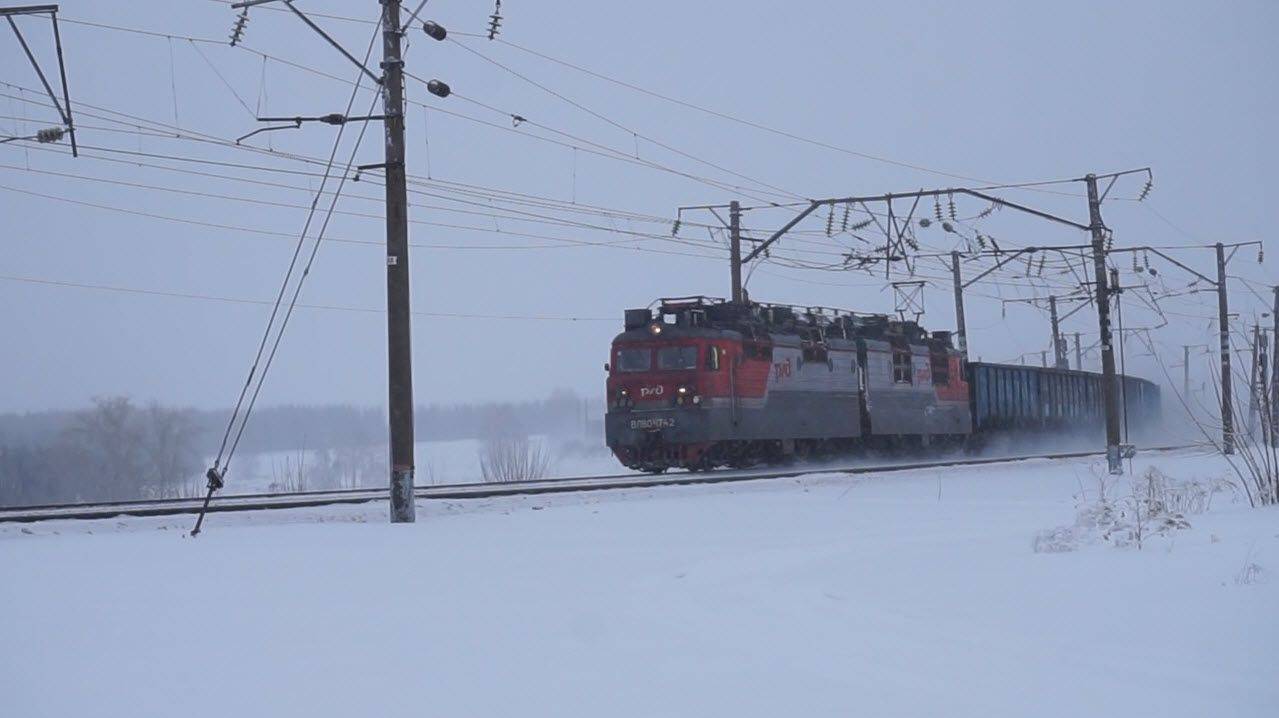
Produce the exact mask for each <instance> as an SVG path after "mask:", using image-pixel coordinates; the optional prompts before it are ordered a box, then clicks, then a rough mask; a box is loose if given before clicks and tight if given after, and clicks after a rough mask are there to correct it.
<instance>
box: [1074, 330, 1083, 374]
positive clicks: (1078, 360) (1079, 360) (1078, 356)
mask: <svg viewBox="0 0 1279 718" xmlns="http://www.w3.org/2000/svg"><path fill="white" fill-rule="evenodd" d="M1075 369H1077V370H1079V371H1083V370H1084V350H1083V349H1082V348H1081V346H1080V344H1079V332H1075Z"/></svg>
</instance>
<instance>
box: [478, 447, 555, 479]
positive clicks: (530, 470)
mask: <svg viewBox="0 0 1279 718" xmlns="http://www.w3.org/2000/svg"><path fill="white" fill-rule="evenodd" d="M550 466H551V457H550V454H548V453H547V452H546V450H545V449H543V448H542V445H541V444H535V443H533V442H531V441H529V439H528V437H527V436H499V437H493V438H490V439H488V440H486V441H485V442H484V444H483V445H482V446H481V447H480V475H481V476H482V477H483V479H484V482H485V483H505V482H509V481H527V480H529V479H540V478H542V477H544V476H546V474H547V471H548V470H549V469H550Z"/></svg>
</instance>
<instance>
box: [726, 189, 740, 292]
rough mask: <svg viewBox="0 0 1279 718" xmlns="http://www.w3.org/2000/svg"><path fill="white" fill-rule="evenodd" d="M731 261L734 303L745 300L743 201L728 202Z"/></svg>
mask: <svg viewBox="0 0 1279 718" xmlns="http://www.w3.org/2000/svg"><path fill="white" fill-rule="evenodd" d="M728 240H729V255H730V256H729V262H730V263H731V264H732V283H733V286H732V297H733V303H734V304H741V303H742V302H743V299H744V297H743V295H742V203H741V202H738V201H737V200H733V201H732V202H729V203H728Z"/></svg>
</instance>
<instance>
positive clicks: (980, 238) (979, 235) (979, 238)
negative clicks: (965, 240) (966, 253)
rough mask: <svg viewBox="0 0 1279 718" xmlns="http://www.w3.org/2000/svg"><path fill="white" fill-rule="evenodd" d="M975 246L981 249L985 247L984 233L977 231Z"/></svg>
mask: <svg viewBox="0 0 1279 718" xmlns="http://www.w3.org/2000/svg"><path fill="white" fill-rule="evenodd" d="M977 246H978V247H981V248H982V249H985V248H986V235H984V234H982V233H981V232H978V233H977ZM970 249H971V247H970Z"/></svg>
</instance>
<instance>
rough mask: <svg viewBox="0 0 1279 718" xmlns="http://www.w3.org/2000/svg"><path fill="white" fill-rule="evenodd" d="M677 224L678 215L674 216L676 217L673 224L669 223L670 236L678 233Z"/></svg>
mask: <svg viewBox="0 0 1279 718" xmlns="http://www.w3.org/2000/svg"><path fill="white" fill-rule="evenodd" d="M679 225H680V221H679V218H678V217H676V218H675V224H673V225H671V236H672V237H674V236H675V235H677V234H679Z"/></svg>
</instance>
